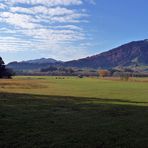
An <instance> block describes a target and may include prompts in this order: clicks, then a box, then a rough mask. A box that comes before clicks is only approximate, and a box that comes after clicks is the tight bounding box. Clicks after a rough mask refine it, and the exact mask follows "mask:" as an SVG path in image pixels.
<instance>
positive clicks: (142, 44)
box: [7, 39, 148, 69]
mask: <svg viewBox="0 0 148 148" xmlns="http://www.w3.org/2000/svg"><path fill="white" fill-rule="evenodd" d="M48 60H51V59H50V58H48V59H45V58H41V59H36V60H29V61H26V62H24V61H23V62H11V63H9V64H8V65H7V66H8V67H9V68H14V69H23V66H24V65H25V64H26V65H27V66H28V69H29V68H32V67H34V69H39V68H44V67H48V66H50V65H54V66H66V67H78V68H94V69H99V68H106V69H109V68H114V67H117V66H133V65H135V66H136V65H137V66H141V65H142V66H143V65H144V66H148V39H145V40H139V41H132V42H129V43H126V44H124V45H121V46H119V47H116V48H113V49H111V50H108V51H105V52H102V53H100V54H96V55H94V56H90V57H86V58H82V59H78V60H71V61H67V62H61V61H57V60H54V59H52V60H51V61H50V62H47V61H48ZM41 61H42V62H41ZM43 61H44V62H43Z"/></svg>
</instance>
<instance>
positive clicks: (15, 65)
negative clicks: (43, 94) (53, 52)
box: [7, 58, 62, 70]
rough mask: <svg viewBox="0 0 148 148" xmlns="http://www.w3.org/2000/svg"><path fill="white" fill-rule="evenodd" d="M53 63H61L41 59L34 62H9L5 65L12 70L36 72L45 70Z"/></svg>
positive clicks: (49, 59)
mask: <svg viewBox="0 0 148 148" xmlns="http://www.w3.org/2000/svg"><path fill="white" fill-rule="evenodd" d="M55 63H58V64H60V63H62V62H61V61H57V60H55V59H51V58H41V59H35V60H28V61H22V62H17V61H15V62H11V63H9V64H8V65H7V67H8V68H12V69H14V70H36V69H40V68H45V67H48V66H50V65H53V64H55Z"/></svg>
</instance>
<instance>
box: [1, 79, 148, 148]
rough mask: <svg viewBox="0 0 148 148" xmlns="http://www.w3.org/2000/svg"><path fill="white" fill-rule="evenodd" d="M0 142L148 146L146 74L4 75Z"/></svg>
mask: <svg viewBox="0 0 148 148" xmlns="http://www.w3.org/2000/svg"><path fill="white" fill-rule="evenodd" d="M0 92H1V93H0V147H2V148H3V147H6V148H7V147H15V148H16V147H22V148H28V147H29V148H32V147H33V148H34V147H36V148H40V147H53V148H61V147H63V148H77V147H78V148H79V147H80V148H102V147H107V148H108V147H113V148H116V147H118V148H120V147H125V148H126V147H130V148H131V147H133V148H135V147H137V148H139V147H141V148H144V147H148V79H147V78H140V79H137V78H136V79H131V80H130V81H128V82H126V81H120V80H118V79H97V78H83V79H79V78H74V77H64V79H63V77H58V78H56V77H15V78H14V79H12V80H0Z"/></svg>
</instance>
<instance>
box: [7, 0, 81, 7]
mask: <svg viewBox="0 0 148 148" xmlns="http://www.w3.org/2000/svg"><path fill="white" fill-rule="evenodd" d="M5 2H7V3H8V4H16V3H24V4H30V5H37V4H41V5H45V6H57V5H65V6H68V5H80V4H82V3H83V2H82V0H5Z"/></svg>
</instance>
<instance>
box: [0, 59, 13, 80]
mask: <svg viewBox="0 0 148 148" xmlns="http://www.w3.org/2000/svg"><path fill="white" fill-rule="evenodd" d="M12 74H13V73H12V71H11V70H10V69H7V68H6V66H5V63H4V61H3V59H2V58H1V57H0V78H11V76H12Z"/></svg>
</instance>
